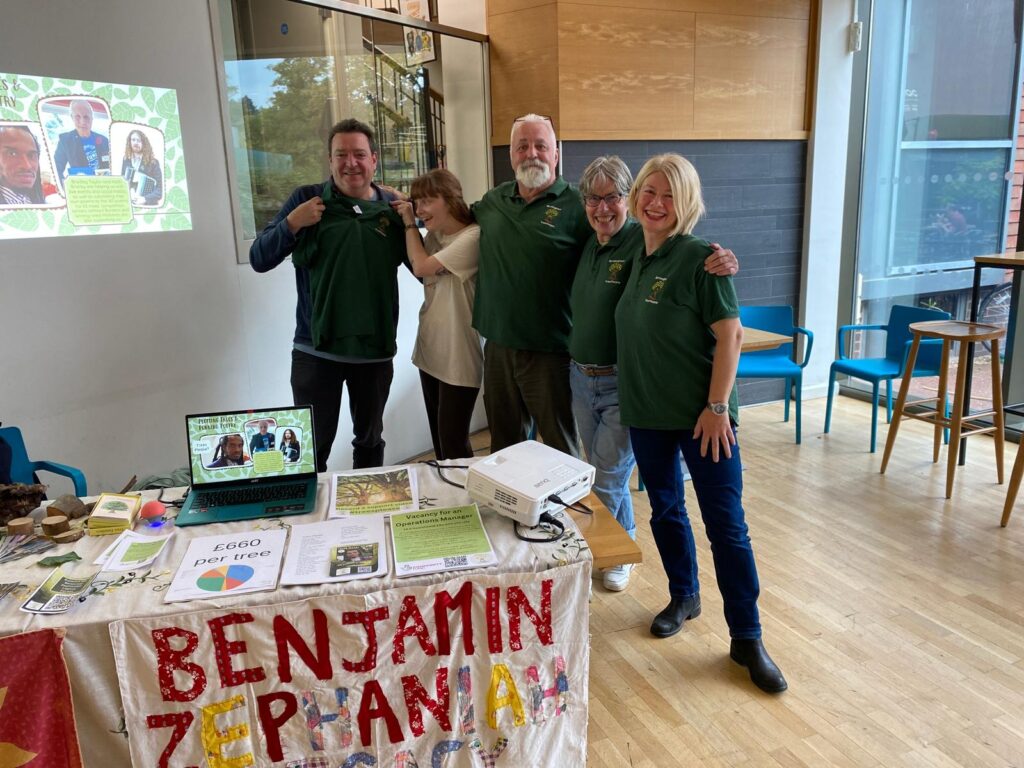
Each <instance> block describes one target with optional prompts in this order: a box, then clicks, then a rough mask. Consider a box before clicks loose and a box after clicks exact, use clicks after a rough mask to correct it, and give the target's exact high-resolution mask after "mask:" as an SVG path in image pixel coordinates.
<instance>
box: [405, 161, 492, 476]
mask: <svg viewBox="0 0 1024 768" xmlns="http://www.w3.org/2000/svg"><path fill="white" fill-rule="evenodd" d="M414 205H415V214H414V213H413V206H414ZM392 206H393V207H394V208H395V210H397V211H398V213H399V215H400V216H401V217H402V221H403V222H404V223H405V230H406V231H405V243H406V250H407V252H408V254H409V261H410V262H411V263H412V268H413V272H414V274H415V275H416V276H417V277H420V278H422V279H423V292H424V300H423V306H422V308H421V309H420V324H419V330H418V332H417V334H416V346H415V347H414V349H413V353H412V362H413V365H415V366H416V367H417V368H419V369H420V385H421V387H422V389H423V402H424V404H425V405H426V408H427V421H428V423H429V424H430V437H431V440H432V441H433V444H434V453H435V455H436V456H437V458H439V459H461V458H467V457H469V456H472V455H473V449H472V447H471V446H470V444H469V423H470V420H471V419H472V417H473V407H474V405H475V404H476V397H477V394H478V393H479V392H480V381H481V379H482V377H483V350H482V347H481V346H480V335H479V334H478V333H477V332H476V331H475V330H474V329H473V325H472V321H473V299H474V297H475V296H476V275H477V268H478V265H479V262H480V227H478V226H477V225H476V224H475V223H473V215H472V213H470V210H469V206H468V205H466V201H465V200H464V199H463V197H462V185H461V184H460V183H459V180H458V179H457V178H456V177H455V174H453V173H452V172H451V171H447V170H444V169H436V170H433V171H430V172H428V173H425V174H424V175H422V176H419V177H417V178H416V179H414V180H413V182H412V189H411V191H410V200H401V201H395V202H393V203H392ZM416 216H419V218H420V221H422V222H423V226H424V228H425V229H426V230H427V237H426V240H425V241H424V240H421V239H420V232H419V228H418V227H417V226H416Z"/></svg>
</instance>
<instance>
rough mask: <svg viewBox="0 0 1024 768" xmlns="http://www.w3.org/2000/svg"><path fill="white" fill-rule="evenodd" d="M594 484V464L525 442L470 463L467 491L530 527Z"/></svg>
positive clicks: (499, 511)
mask: <svg viewBox="0 0 1024 768" xmlns="http://www.w3.org/2000/svg"><path fill="white" fill-rule="evenodd" d="M593 484H594V468H593V467H592V466H590V465H589V464H585V463H583V462H582V461H580V460H579V459H574V458H573V457H572V456H570V455H569V454H567V453H562V452H561V451H556V450H555V449H554V448H551V447H549V446H547V445H544V444H542V443H538V442H537V441H536V440H527V441H525V442H522V443H517V444H516V445H512V446H509V447H508V448H505V449H504V450H501V451H498V452H497V453H494V454H491V455H490V456H488V457H487V458H485V459H481V460H480V461H477V462H474V463H473V464H471V465H470V467H469V473H468V475H467V478H466V490H467V491H468V492H469V495H470V497H471V498H472V499H473V501H475V502H477V503H478V504H479V505H480V506H483V507H490V508H491V509H493V510H495V511H496V512H498V513H499V514H502V515H505V516H506V517H511V518H512V519H513V520H515V521H516V522H518V523H522V524H523V525H526V526H529V527H531V528H532V527H533V526H535V525H537V523H538V522H539V521H540V516H541V515H542V514H543V513H544V512H552V511H555V510H558V509H561V508H562V506H563V504H561V503H559V502H556V501H551V500H550V497H552V496H557V497H558V498H559V499H561V501H562V502H564V504H572V503H573V502H576V501H579V500H580V499H582V498H583V497H584V496H586V495H587V494H588V493H590V486H591V485H593Z"/></svg>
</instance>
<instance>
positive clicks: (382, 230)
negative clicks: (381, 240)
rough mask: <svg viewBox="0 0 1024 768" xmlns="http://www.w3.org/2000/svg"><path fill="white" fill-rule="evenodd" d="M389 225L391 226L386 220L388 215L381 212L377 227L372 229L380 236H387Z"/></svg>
mask: <svg viewBox="0 0 1024 768" xmlns="http://www.w3.org/2000/svg"><path fill="white" fill-rule="evenodd" d="M389 226H391V222H390V221H388V217H387V216H385V215H384V214H383V213H382V214H381V215H380V219H379V220H378V221H377V227H376V228H375V229H374V230H373V231H374V232H376V233H377V234H378V235H380V236H381V237H387V236H388V227H389Z"/></svg>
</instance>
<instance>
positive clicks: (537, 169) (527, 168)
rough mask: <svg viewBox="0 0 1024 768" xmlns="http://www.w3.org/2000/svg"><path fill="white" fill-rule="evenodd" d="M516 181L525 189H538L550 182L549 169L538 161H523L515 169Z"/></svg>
mask: <svg viewBox="0 0 1024 768" xmlns="http://www.w3.org/2000/svg"><path fill="white" fill-rule="evenodd" d="M516 181H518V182H519V183H520V184H522V185H523V186H524V187H526V188H527V189H538V188H540V187H543V186H544V185H545V184H547V183H549V182H550V181H551V168H549V167H548V166H546V165H544V163H542V162H540V161H539V160H524V161H523V162H521V163H520V164H519V167H518V168H516Z"/></svg>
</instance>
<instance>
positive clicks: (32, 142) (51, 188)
mask: <svg viewBox="0 0 1024 768" xmlns="http://www.w3.org/2000/svg"><path fill="white" fill-rule="evenodd" d="M61 205H64V199H63V198H62V197H61V196H60V194H58V192H57V185H56V183H55V181H54V175H53V168H52V166H51V164H50V156H49V152H48V150H47V148H46V144H45V142H43V140H42V137H41V132H40V130H39V125H38V124H37V123H25V122H5V121H0V209H8V210H10V209H19V208H52V207H54V206H61Z"/></svg>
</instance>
